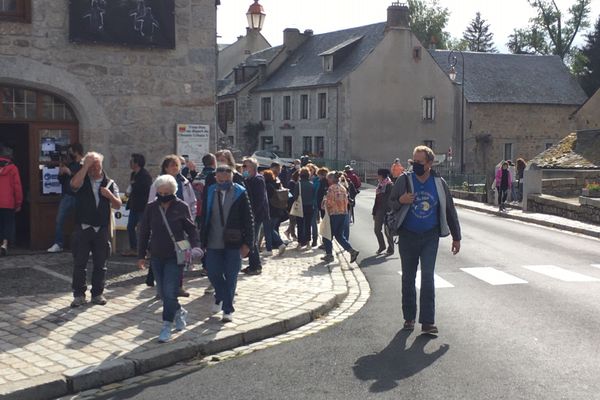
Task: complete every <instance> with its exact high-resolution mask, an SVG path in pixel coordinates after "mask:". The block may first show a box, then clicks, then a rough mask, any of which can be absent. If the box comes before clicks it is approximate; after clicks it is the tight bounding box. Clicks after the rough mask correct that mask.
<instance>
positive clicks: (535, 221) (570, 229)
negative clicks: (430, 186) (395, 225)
mask: <svg viewBox="0 0 600 400" xmlns="http://www.w3.org/2000/svg"><path fill="white" fill-rule="evenodd" d="M455 205H456V207H460V208H465V209H467V210H471V211H478V212H482V213H485V214H490V215H495V216H498V217H502V218H506V219H514V220H516V221H521V222H528V223H530V224H535V225H541V226H545V227H547V228H555V229H560V230H562V231H567V232H572V233H578V234H581V235H586V236H591V237H594V238H597V239H600V232H598V231H593V230H590V229H585V228H576V227H574V226H570V225H565V224H560V223H556V222H550V221H543V220H539V219H536V218H529V217H526V216H523V215H515V214H510V213H502V212H500V211H494V210H488V209H486V208H479V207H477V206H472V205H470V204H461V203H455Z"/></svg>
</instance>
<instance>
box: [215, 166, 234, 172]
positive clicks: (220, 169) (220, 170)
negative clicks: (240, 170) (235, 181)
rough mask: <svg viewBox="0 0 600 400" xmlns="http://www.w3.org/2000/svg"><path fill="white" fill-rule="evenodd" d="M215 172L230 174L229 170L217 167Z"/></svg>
mask: <svg viewBox="0 0 600 400" xmlns="http://www.w3.org/2000/svg"><path fill="white" fill-rule="evenodd" d="M217 172H229V173H230V172H231V168H223V167H219V168H217Z"/></svg>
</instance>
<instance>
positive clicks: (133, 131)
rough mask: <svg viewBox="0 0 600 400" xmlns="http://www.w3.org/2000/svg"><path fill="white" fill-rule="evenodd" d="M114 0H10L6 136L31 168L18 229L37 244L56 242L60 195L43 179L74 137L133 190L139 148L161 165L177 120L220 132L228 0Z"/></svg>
mask: <svg viewBox="0 0 600 400" xmlns="http://www.w3.org/2000/svg"><path fill="white" fill-rule="evenodd" d="M90 3H91V4H90ZM106 3H107V2H104V1H92V2H69V1H67V0H16V1H12V2H11V1H8V2H6V1H5V2H0V102H1V103H2V108H0V142H3V143H4V144H5V145H7V146H10V147H12V148H13V149H14V154H15V161H16V164H17V165H18V166H19V168H20V170H21V175H22V178H23V183H24V188H25V192H26V198H27V199H28V201H27V203H26V204H25V207H24V210H23V212H21V213H20V214H19V220H18V226H17V233H18V237H19V239H20V240H21V242H22V243H24V244H27V245H30V246H31V247H33V248H46V247H48V246H49V245H51V244H52V234H53V230H54V219H55V216H56V208H57V204H58V201H59V198H60V196H59V195H57V194H52V193H47V192H48V191H49V190H44V188H45V187H46V186H47V185H46V184H48V185H49V186H52V182H47V178H48V177H50V178H51V174H44V173H43V172H44V171H48V168H53V167H56V166H57V165H58V164H59V161H60V157H61V156H62V155H64V150H65V146H66V145H68V144H69V143H73V142H81V143H82V144H83V146H84V149H85V150H86V151H87V150H96V151H99V152H101V153H103V154H104V155H105V162H104V164H105V169H106V170H107V172H108V174H110V176H111V177H113V178H114V179H115V180H116V181H117V183H118V184H119V185H120V187H121V189H122V190H123V191H124V190H125V189H126V188H127V186H128V183H129V182H128V180H129V158H130V154H131V153H132V152H139V153H143V154H145V156H146V158H147V159H148V163H149V166H150V169H151V171H152V172H153V173H157V172H158V170H157V165H158V163H159V162H160V159H161V158H162V156H164V155H165V154H168V153H172V152H174V151H175V150H176V124H202V125H207V126H208V127H209V129H210V132H212V133H213V134H214V132H215V128H216V118H215V115H216V113H215V111H216V109H215V105H216V89H215V86H216V85H215V82H216V68H217V60H216V6H217V5H218V3H219V1H218V0H217V1H216V3H215V0H177V1H174V0H164V1H156V0H145V1H144V0H131V1H127V2H121V3H119V4H121V5H119V6H117V7H121V8H123V9H122V10H118V12H120V14H118V13H117V10H116V9H115V8H114V7H115V6H114V4H113V5H112V7H113V8H110V7H109V6H110V4H109V6H107V4H106ZM78 7H79V8H78ZM81 7H84V8H85V7H87V8H89V10H88V11H85V10H84V12H82V13H81V14H78V13H79V12H80V11H81V10H80V8H81ZM125 7H129V8H131V10H129V9H125ZM70 8H71V10H70ZM136 10H137V11H136ZM111 12H113V13H114V15H112V14H111ZM130 13H131V14H130ZM117 21H120V22H117ZM121 22H123V23H121ZM163 38H165V40H164V41H161V40H162V39H163ZM124 43H129V44H124ZM44 168H46V169H44ZM50 171H51V169H50ZM46 175H47V176H46ZM46 189H48V188H47V187H46ZM34 226H35V229H34Z"/></svg>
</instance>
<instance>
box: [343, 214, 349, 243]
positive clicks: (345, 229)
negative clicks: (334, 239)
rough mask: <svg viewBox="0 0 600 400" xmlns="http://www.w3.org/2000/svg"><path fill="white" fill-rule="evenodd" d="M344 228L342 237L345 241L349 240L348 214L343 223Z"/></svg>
mask: <svg viewBox="0 0 600 400" xmlns="http://www.w3.org/2000/svg"><path fill="white" fill-rule="evenodd" d="M344 224H346V226H345V227H344V237H345V238H346V240H350V213H348V214H346V220H345V221H344Z"/></svg>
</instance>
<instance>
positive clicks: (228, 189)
mask: <svg viewBox="0 0 600 400" xmlns="http://www.w3.org/2000/svg"><path fill="white" fill-rule="evenodd" d="M216 178H217V183H216V184H214V185H212V186H210V187H209V188H208V193H207V201H206V202H205V203H203V205H202V216H203V218H202V228H201V229H200V232H201V242H202V248H204V249H206V258H205V259H204V263H205V266H206V270H207V271H208V279H209V280H210V283H211V284H212V285H213V286H214V288H215V302H214V304H213V307H212V312H213V313H214V314H216V313H218V312H220V311H223V319H222V321H223V322H232V321H233V312H234V311H235V309H234V308H233V298H234V295H235V289H236V286H237V277H238V274H239V272H240V269H241V267H242V257H243V258H245V257H247V256H248V254H249V253H250V249H251V248H252V246H253V243H254V217H253V216H252V208H251V207H250V199H249V197H248V193H247V191H246V189H245V188H244V187H243V186H242V185H239V184H237V183H233V168H232V167H231V166H229V165H226V164H224V165H220V166H218V167H217V172H216Z"/></svg>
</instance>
